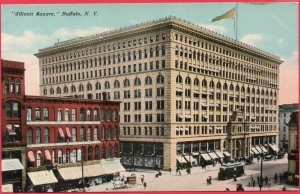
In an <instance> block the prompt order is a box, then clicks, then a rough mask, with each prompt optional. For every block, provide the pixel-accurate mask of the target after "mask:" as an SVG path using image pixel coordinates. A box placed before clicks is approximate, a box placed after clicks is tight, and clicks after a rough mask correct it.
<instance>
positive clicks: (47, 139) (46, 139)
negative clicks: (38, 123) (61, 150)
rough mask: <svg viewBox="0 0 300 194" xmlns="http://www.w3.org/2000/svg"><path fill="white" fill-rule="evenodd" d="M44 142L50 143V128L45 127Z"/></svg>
mask: <svg viewBox="0 0 300 194" xmlns="http://www.w3.org/2000/svg"><path fill="white" fill-rule="evenodd" d="M44 143H49V129H48V128H45V129H44Z"/></svg>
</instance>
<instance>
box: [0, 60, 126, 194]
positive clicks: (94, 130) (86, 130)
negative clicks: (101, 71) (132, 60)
mask: <svg viewBox="0 0 300 194" xmlns="http://www.w3.org/2000/svg"><path fill="white" fill-rule="evenodd" d="M2 64H4V65H3V68H2V69H3V72H5V73H3V77H2V82H3V86H4V87H3V96H2V100H3V103H2V121H3V122H2V134H3V135H2V145H3V152H2V153H3V154H2V156H3V158H19V159H20V161H22V163H23V166H24V167H25V169H26V170H27V175H28V178H27V175H26V171H25V170H23V177H22V180H23V186H22V188H23V191H24V189H25V185H24V182H26V183H27V184H26V186H27V188H26V189H27V190H29V191H47V190H49V189H54V190H57V191H58V190H66V189H69V188H72V187H78V184H79V183H80V181H81V179H82V177H85V181H96V180H97V181H98V182H99V181H100V182H106V181H109V180H110V179H111V178H112V174H113V173H114V172H115V171H113V170H109V166H110V165H111V167H112V166H114V168H116V167H117V168H118V169H119V170H122V166H120V165H118V163H119V162H118V161H119V157H120V155H119V153H120V145H119V134H120V129H119V105H120V102H117V101H107V100H106V98H104V99H103V100H101V101H100V100H89V99H78V98H73V97H67V98H53V97H41V96H26V95H25V90H24V64H23V63H18V62H12V61H5V60H3V61H2ZM14 69H15V70H14ZM4 75H5V76H4ZM103 95H104V96H106V95H105V93H104V94H103ZM6 145H7V148H6V147H5V146H6ZM11 145H18V146H21V145H22V146H23V147H22V148H19V147H12V146H11ZM8 149H9V150H10V152H9V151H6V150H8ZM20 150H21V152H22V154H23V155H22V157H15V156H14V155H13V154H12V153H14V152H16V151H19V152H20ZM11 155H13V156H11ZM113 158H117V160H113ZM82 160H83V162H82ZM104 160H105V162H103V163H105V165H104V164H103V165H102V166H101V161H104ZM110 163H111V164H110ZM116 164H117V165H118V166H116ZM81 165H82V166H84V175H82V174H79V175H78V176H72V175H70V173H69V171H73V170H76V169H77V170H78V167H79V166H81ZM72 168H73V170H72ZM91 172H93V173H91ZM26 178H27V180H26ZM14 186H15V185H14Z"/></svg>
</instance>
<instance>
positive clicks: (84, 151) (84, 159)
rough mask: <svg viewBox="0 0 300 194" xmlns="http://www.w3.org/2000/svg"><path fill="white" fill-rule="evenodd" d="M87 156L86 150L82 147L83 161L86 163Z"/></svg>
mask: <svg viewBox="0 0 300 194" xmlns="http://www.w3.org/2000/svg"><path fill="white" fill-rule="evenodd" d="M85 155H86V149H85V147H84V146H82V147H81V160H82V161H86V158H85Z"/></svg>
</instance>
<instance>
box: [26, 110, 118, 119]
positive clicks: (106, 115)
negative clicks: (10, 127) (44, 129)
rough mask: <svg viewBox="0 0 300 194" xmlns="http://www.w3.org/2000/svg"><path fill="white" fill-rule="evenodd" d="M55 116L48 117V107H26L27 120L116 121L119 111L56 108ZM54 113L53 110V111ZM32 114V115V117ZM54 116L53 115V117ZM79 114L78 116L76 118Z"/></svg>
mask: <svg viewBox="0 0 300 194" xmlns="http://www.w3.org/2000/svg"><path fill="white" fill-rule="evenodd" d="M33 111H34V112H33ZM53 111H56V114H52V113H51V115H55V116H56V118H49V115H50V112H49V108H43V109H41V108H39V107H36V108H26V115H27V121H32V120H34V121H41V120H43V121H49V120H53V121H118V118H119V115H118V114H119V113H118V111H116V110H111V109H107V110H106V109H100V110H99V109H83V108H81V109H79V115H78V109H76V108H72V109H68V108H66V109H61V108H58V109H56V110H53ZM53 113H54V112H53ZM33 115H34V117H33ZM55 116H54V117H55ZM78 116H79V118H78Z"/></svg>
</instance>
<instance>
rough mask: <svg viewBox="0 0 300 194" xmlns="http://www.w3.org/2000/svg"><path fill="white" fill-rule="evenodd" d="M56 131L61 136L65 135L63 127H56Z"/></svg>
mask: <svg viewBox="0 0 300 194" xmlns="http://www.w3.org/2000/svg"><path fill="white" fill-rule="evenodd" d="M58 133H59V136H60V137H62V138H64V137H65V134H64V131H63V129H62V128H61V127H60V128H59V129H58Z"/></svg>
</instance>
